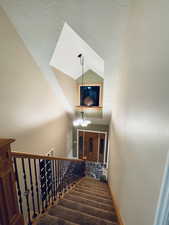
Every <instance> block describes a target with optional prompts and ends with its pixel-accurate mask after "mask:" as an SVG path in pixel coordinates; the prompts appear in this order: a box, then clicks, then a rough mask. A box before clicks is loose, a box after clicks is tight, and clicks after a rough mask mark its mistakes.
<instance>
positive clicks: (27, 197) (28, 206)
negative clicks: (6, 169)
mask: <svg viewBox="0 0 169 225" xmlns="http://www.w3.org/2000/svg"><path fill="white" fill-rule="evenodd" d="M21 160H22V171H23V179H24V186H25V187H24V188H25V193H24V195H25V198H26V207H27V215H28V225H31V224H32V222H31V215H30V205H29V189H28V185H27V176H26V170H25V161H24V158H22V159H21Z"/></svg>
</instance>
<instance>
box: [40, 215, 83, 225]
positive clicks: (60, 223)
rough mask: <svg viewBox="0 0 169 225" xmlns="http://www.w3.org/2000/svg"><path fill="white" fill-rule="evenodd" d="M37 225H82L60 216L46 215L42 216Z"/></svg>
mask: <svg viewBox="0 0 169 225" xmlns="http://www.w3.org/2000/svg"><path fill="white" fill-rule="evenodd" d="M37 225H80V224H78V223H72V222H70V221H68V220H65V219H62V218H59V217H57V216H51V215H44V216H42V217H41V218H40V220H39V221H38V223H37Z"/></svg>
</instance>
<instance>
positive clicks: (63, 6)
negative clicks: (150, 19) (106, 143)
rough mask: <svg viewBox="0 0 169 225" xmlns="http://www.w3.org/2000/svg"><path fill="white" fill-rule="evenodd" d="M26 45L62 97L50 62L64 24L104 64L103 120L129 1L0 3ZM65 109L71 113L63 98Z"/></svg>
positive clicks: (2, 0)
mask: <svg viewBox="0 0 169 225" xmlns="http://www.w3.org/2000/svg"><path fill="white" fill-rule="evenodd" d="M0 4H1V6H2V7H3V9H4V10H5V12H6V13H7V15H8V17H9V19H10V20H11V22H12V23H13V24H14V26H15V28H16V30H17V32H18V34H19V35H20V37H21V38H22V39H23V41H24V42H25V46H26V47H27V49H28V50H29V52H30V53H31V55H32V56H33V58H34V60H35V62H36V63H37V65H38V66H39V67H40V69H41V71H42V72H43V74H44V76H45V77H46V79H47V80H48V81H49V82H50V84H51V86H52V88H53V89H54V91H55V93H56V95H58V90H59V91H60V94H61V95H63V97H64V93H62V90H61V88H60V86H59V84H58V82H57V79H56V77H55V75H54V74H53V71H52V69H51V67H50V66H49V61H50V59H51V57H52V54H53V50H54V49H55V46H56V43H57V41H58V38H59V35H60V32H61V30H62V28H63V25H64V23H65V21H67V23H68V24H69V25H70V26H71V27H72V28H73V30H74V31H75V32H77V33H78V34H79V35H80V37H81V38H82V39H83V40H85V41H86V42H87V43H88V44H89V45H90V46H91V48H92V49H93V50H94V51H96V52H97V54H98V55H99V56H100V57H102V58H103V60H104V62H105V73H104V77H105V91H104V96H103V104H104V113H103V114H104V118H103V121H102V122H105V123H106V122H107V121H108V120H107V118H109V117H110V113H111V109H112V101H111V89H112V88H113V81H114V79H115V78H116V75H117V71H118V57H119V49H120V47H121V46H120V44H121V43H120V40H121V37H122V36H123V33H124V31H125V29H126V23H127V16H128V0H120V1H119V0H106V1H103V0H92V1H91V0H86V1H83V0H78V1H77V0H36V1H34V0H29V1H28V0H12V1H11V0H0ZM63 102H64V104H65V107H66V108H67V109H68V110H70V111H71V110H72V108H73V106H71V105H70V104H69V103H68V102H67V101H66V99H65V98H64V101H63Z"/></svg>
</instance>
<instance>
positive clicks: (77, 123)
mask: <svg viewBox="0 0 169 225" xmlns="http://www.w3.org/2000/svg"><path fill="white" fill-rule="evenodd" d="M78 58H80V65H81V66H82V87H83V86H84V56H83V55H82V54H79V55H78ZM80 115H81V116H80V118H78V119H76V120H74V121H73V126H75V127H78V126H81V127H87V126H88V125H89V124H91V121H90V120H87V119H85V113H84V110H83V108H82V111H81V113H80Z"/></svg>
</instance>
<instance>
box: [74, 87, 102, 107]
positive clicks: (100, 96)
mask: <svg viewBox="0 0 169 225" xmlns="http://www.w3.org/2000/svg"><path fill="white" fill-rule="evenodd" d="M84 86H85V87H88V86H98V87H100V93H99V105H98V106H81V105H80V99H81V96H80V88H81V87H84ZM102 93H103V84H102V83H94V84H90V83H89V84H83V85H82V84H79V85H78V106H77V108H89V109H101V108H102V103H103V100H102V98H103V95H102Z"/></svg>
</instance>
